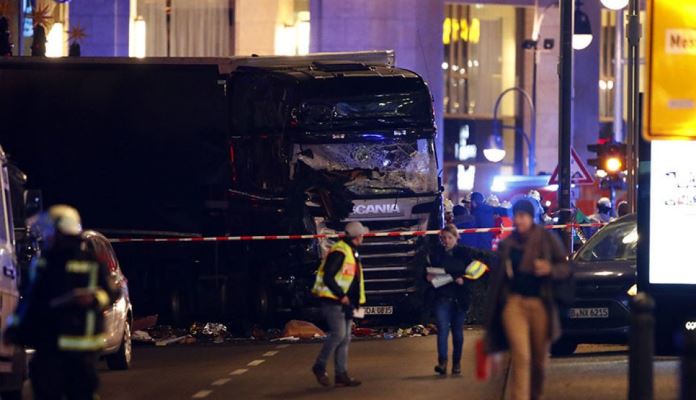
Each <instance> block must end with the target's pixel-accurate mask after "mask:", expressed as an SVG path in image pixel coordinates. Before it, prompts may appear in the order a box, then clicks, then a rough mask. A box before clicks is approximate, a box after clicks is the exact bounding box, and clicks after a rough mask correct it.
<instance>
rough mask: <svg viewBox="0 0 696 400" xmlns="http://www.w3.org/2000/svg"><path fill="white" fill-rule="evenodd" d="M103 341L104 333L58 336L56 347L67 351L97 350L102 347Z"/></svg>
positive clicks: (104, 340)
mask: <svg viewBox="0 0 696 400" xmlns="http://www.w3.org/2000/svg"><path fill="white" fill-rule="evenodd" d="M105 343H106V338H105V337H104V335H95V336H60V337H58V348H59V349H61V350H67V351H97V350H101V349H103V348H104V344H105Z"/></svg>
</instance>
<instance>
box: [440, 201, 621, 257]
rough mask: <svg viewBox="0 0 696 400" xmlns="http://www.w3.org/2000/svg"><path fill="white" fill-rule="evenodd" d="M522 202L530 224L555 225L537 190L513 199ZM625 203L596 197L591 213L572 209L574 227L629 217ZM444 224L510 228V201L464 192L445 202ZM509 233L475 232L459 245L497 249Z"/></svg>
mask: <svg viewBox="0 0 696 400" xmlns="http://www.w3.org/2000/svg"><path fill="white" fill-rule="evenodd" d="M521 199H525V200H528V201H529V202H530V203H531V204H532V205H533V207H534V223H535V224H538V225H554V224H557V223H558V216H557V213H555V212H554V210H552V209H551V206H552V202H551V201H550V200H548V199H543V198H542V196H541V194H540V193H539V191H537V190H530V191H529V192H528V193H527V194H526V195H523V196H517V198H516V199H514V200H515V201H517V200H521ZM630 212H631V211H630V207H629V204H628V202H626V201H620V202H619V203H618V204H617V205H616V207H614V205H613V204H612V202H611V200H610V199H609V198H608V197H602V198H600V199H599V200H598V201H597V203H596V209H595V212H594V213H593V214H591V215H586V214H584V213H583V212H582V210H580V209H579V208H575V209H574V216H575V222H576V223H578V224H592V223H602V224H606V223H609V222H611V221H613V220H615V219H617V218H621V217H623V216H625V215H627V214H629V213H630ZM445 222H446V223H448V224H453V225H455V226H456V227H457V228H458V229H471V228H500V227H503V228H511V227H512V226H513V223H512V202H510V201H507V200H505V201H501V200H500V199H499V198H498V196H496V195H495V194H491V195H489V196H487V197H486V196H484V194H483V193H480V192H471V193H467V194H466V195H465V196H464V197H463V198H462V199H461V201H459V203H458V204H455V203H454V202H453V201H452V200H449V199H447V200H445ZM596 231H597V229H596V228H586V229H582V232H579V233H578V237H576V239H580V240H579V242H584V241H585V240H586V239H588V238H589V237H590V236H592V234H594V232H596ZM510 233H511V231H506V230H504V231H502V232H498V233H475V234H466V235H461V238H460V239H459V244H461V245H464V246H470V247H475V248H478V249H482V250H497V248H498V244H499V243H500V242H501V241H502V240H504V239H505V238H506V237H508V236H509V235H510Z"/></svg>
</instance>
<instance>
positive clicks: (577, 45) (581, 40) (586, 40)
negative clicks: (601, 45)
mask: <svg viewBox="0 0 696 400" xmlns="http://www.w3.org/2000/svg"><path fill="white" fill-rule="evenodd" d="M580 6H582V2H581V1H578V2H576V7H575V29H574V30H573V49H575V50H583V49H586V48H587V47H588V46H589V45H590V44H591V43H592V26H591V24H590V17H588V16H587V14H586V13H585V12H584V11H582V10H581V9H580Z"/></svg>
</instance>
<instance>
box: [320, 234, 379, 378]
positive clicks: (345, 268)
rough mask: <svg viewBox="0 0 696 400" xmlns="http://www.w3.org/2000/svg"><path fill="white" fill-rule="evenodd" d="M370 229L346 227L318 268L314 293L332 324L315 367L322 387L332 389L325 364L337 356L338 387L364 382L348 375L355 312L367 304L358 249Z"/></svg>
mask: <svg viewBox="0 0 696 400" xmlns="http://www.w3.org/2000/svg"><path fill="white" fill-rule="evenodd" d="M368 232H369V230H368V229H367V228H366V227H364V226H363V225H362V224H361V223H360V222H357V221H354V222H350V223H348V224H347V225H346V228H345V237H344V238H343V239H342V240H340V241H338V242H337V243H336V244H334V245H333V246H332V247H331V250H330V251H329V254H328V255H327V257H326V259H325V260H324V261H323V262H322V263H321V265H320V266H319V270H318V271H317V277H316V282H315V284H314V289H313V290H312V293H313V294H314V295H315V296H317V297H319V298H320V300H321V312H322V314H323V316H324V318H325V319H326V322H327V324H328V325H329V335H328V337H327V338H326V341H324V345H323V346H322V348H321V351H320V352H319V356H318V357H317V359H316V362H315V363H314V366H313V367H312V372H314V376H315V377H316V378H317V382H319V384H320V385H322V386H329V385H330V384H331V382H330V381H329V376H328V374H327V372H326V365H327V363H328V361H329V357H331V355H332V354H333V355H334V363H335V371H334V372H335V382H334V384H335V386H336V387H343V386H360V384H361V382H360V381H358V380H357V379H354V378H352V377H350V375H348V347H349V345H350V338H351V327H352V323H353V313H354V311H355V310H356V309H358V308H360V306H361V305H363V304H365V281H364V279H363V269H362V263H361V262H360V257H359V254H358V250H357V249H358V247H359V246H360V245H361V244H362V242H363V237H364V235H365V234H367V233H368Z"/></svg>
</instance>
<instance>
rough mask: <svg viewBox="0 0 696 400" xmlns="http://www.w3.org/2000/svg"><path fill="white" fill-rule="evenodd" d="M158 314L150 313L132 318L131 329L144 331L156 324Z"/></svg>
mask: <svg viewBox="0 0 696 400" xmlns="http://www.w3.org/2000/svg"><path fill="white" fill-rule="evenodd" d="M158 318H159V315H157V314H155V315H150V316H147V317H143V318H136V319H134V320H133V326H132V328H133V331H146V330H148V329H151V328H153V327H154V326H155V325H157V319H158Z"/></svg>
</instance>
